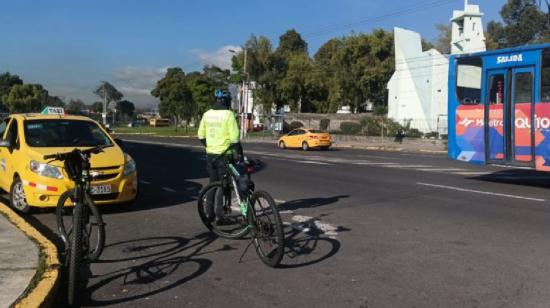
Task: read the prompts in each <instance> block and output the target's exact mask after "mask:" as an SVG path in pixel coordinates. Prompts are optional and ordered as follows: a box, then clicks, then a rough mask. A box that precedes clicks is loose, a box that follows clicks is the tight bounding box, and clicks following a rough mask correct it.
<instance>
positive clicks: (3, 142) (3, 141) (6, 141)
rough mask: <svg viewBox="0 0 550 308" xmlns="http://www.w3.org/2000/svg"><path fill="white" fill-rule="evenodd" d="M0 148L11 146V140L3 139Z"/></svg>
mask: <svg viewBox="0 0 550 308" xmlns="http://www.w3.org/2000/svg"><path fill="white" fill-rule="evenodd" d="M0 148H11V142H10V141H9V140H1V141H0Z"/></svg>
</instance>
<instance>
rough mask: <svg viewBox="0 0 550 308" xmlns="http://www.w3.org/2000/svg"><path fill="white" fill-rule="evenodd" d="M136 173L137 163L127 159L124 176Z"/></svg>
mask: <svg viewBox="0 0 550 308" xmlns="http://www.w3.org/2000/svg"><path fill="white" fill-rule="evenodd" d="M134 172H136V162H135V161H134V160H133V159H132V158H130V157H129V156H127V157H126V163H125V164H124V176H127V175H128V174H130V173H134Z"/></svg>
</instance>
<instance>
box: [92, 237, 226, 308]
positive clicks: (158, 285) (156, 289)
mask: <svg viewBox="0 0 550 308" xmlns="http://www.w3.org/2000/svg"><path fill="white" fill-rule="evenodd" d="M214 240H215V237H214V236H212V235H211V234H210V233H202V234H200V235H198V236H196V237H194V238H191V239H187V238H182V237H175V236H169V237H154V238H144V239H134V240H129V241H123V242H118V243H114V244H111V245H109V246H108V247H109V249H108V250H106V252H107V253H106V255H105V257H102V258H101V260H100V261H98V262H102V263H121V266H116V267H115V268H117V269H116V270H114V271H112V272H109V273H105V274H101V275H97V276H93V277H91V278H90V280H89V284H88V288H87V290H86V296H85V298H86V299H85V300H84V303H83V304H84V305H85V306H106V305H114V304H121V303H125V302H130V301H134V300H137V299H148V298H149V297H150V296H153V295H155V294H159V293H162V292H166V291H167V290H170V289H173V288H175V287H178V286H180V285H182V284H184V283H186V282H188V281H190V280H192V279H194V278H196V277H198V276H200V275H202V274H204V273H205V272H206V271H208V269H209V268H210V267H211V266H212V261H211V260H209V259H206V258H201V257H200V256H201V255H205V254H208V253H212V252H213V251H204V249H205V248H206V247H208V246H209V245H210V244H211V243H212V242H213V241H214ZM218 250H222V251H223V250H226V249H225V248H221V249H218ZM218 250H217V251H218ZM109 255H113V256H114V255H123V256H124V257H122V258H111V257H109ZM128 265H129V266H128Z"/></svg>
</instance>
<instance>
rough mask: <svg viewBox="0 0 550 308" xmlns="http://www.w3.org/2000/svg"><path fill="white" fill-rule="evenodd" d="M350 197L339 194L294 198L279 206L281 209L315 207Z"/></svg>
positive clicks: (291, 209)
mask: <svg viewBox="0 0 550 308" xmlns="http://www.w3.org/2000/svg"><path fill="white" fill-rule="evenodd" d="M344 198H349V196H348V195H339V196H334V197H326V198H321V197H319V198H307V199H298V200H292V201H287V202H285V203H283V204H280V205H279V208H280V209H281V210H283V211H284V210H290V211H293V210H297V209H303V208H314V207H319V206H323V205H328V204H332V203H336V202H338V201H340V199H344Z"/></svg>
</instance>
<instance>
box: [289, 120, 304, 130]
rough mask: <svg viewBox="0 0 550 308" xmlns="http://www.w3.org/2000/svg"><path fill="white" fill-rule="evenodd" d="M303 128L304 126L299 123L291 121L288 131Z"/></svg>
mask: <svg viewBox="0 0 550 308" xmlns="http://www.w3.org/2000/svg"><path fill="white" fill-rule="evenodd" d="M302 127H304V124H303V123H302V122H300V121H293V122H291V123H290V127H289V129H290V130H293V129H298V128H302Z"/></svg>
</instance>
